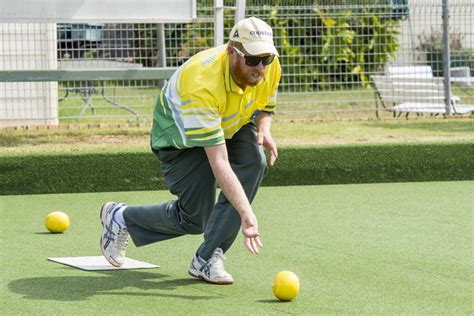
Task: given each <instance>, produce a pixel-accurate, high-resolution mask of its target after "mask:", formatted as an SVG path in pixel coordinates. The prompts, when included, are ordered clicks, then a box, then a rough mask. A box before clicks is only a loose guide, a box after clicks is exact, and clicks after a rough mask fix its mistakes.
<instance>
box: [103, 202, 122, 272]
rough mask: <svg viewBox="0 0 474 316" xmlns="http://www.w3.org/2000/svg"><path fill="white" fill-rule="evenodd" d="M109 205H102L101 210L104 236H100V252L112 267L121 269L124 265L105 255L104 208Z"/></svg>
mask: <svg viewBox="0 0 474 316" xmlns="http://www.w3.org/2000/svg"><path fill="white" fill-rule="evenodd" d="M107 204H109V203H105V204H104V205H102V207H101V208H100V223H101V224H102V235H101V236H100V252H102V255H103V256H104V258H105V260H107V261H108V262H109V263H110V264H111V265H113V266H114V267H117V268H120V267H121V266H123V263H122V264H120V263H118V262H115V261H114V260H112V258H109V257H107V256H106V255H105V254H104V249H103V248H102V241H103V238H104V229H105V226H104V220H103V217H102V214H103V212H104V208H105V206H106V205H107Z"/></svg>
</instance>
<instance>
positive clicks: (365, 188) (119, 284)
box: [0, 181, 474, 315]
mask: <svg viewBox="0 0 474 316" xmlns="http://www.w3.org/2000/svg"><path fill="white" fill-rule="evenodd" d="M473 188H474V182H472V181H466V182H427V183H392V184H365V185H332V186H304V187H265V188H262V189H261V190H260V192H259V195H258V196H257V198H256V201H255V202H254V204H253V206H254V209H255V210H256V213H257V216H258V219H259V224H260V231H261V234H262V240H263V243H264V248H263V251H262V252H261V253H260V254H259V255H251V254H249V253H247V252H246V250H245V249H244V247H243V244H242V238H241V236H239V237H238V239H237V241H236V243H235V244H234V246H233V247H232V248H231V250H230V251H229V252H228V253H227V257H228V260H227V261H226V268H227V269H228V270H229V271H230V272H231V273H232V274H233V276H234V279H235V281H236V282H235V284H234V285H231V286H215V285H209V284H206V283H204V282H201V281H197V280H193V279H190V278H189V277H188V276H187V273H186V271H187V268H188V265H189V262H190V260H191V257H192V255H193V254H194V251H195V249H196V248H197V247H198V245H199V244H200V242H201V241H202V236H185V237H181V238H178V239H173V240H170V241H165V242H162V243H157V244H153V245H149V246H146V247H141V248H136V247H135V246H134V245H130V246H129V248H128V249H127V255H128V256H129V257H131V258H134V259H138V260H143V261H147V262H151V263H155V264H159V265H160V266H161V268H159V269H152V270H128V271H105V272H86V271H82V270H77V269H74V268H71V267H67V266H63V265H60V264H57V263H53V262H49V261H47V260H46V259H47V258H48V257H67V256H94V255H100V249H99V236H100V233H101V225H100V222H99V219H98V209H99V207H100V205H101V204H102V203H103V202H105V201H109V200H120V201H124V202H127V203H129V204H145V203H156V202H158V201H165V200H167V199H169V198H170V195H169V194H168V193H167V192H163V191H160V192H114V193H94V194H58V195H32V196H2V197H0V205H1V208H0V210H1V214H0V215H1V217H2V223H3V225H2V226H3V229H2V230H1V232H0V241H1V249H2V250H1V257H2V264H3V269H2V270H1V272H0V278H1V279H2V283H1V286H0V295H1V297H2V299H1V300H0V310H2V311H3V313H4V314H5V315H18V314H25V315H26V314H28V315H50V314H52V313H54V314H88V315H96V314H117V315H130V314H135V315H138V314H139V315H157V314H171V315H175V314H178V315H184V314H187V315H189V314H192V315H195V314H200V315H201V314H202V315H204V314H224V313H225V314H229V315H234V314H258V315H274V314H313V315H314V314H321V313H325V314H446V315H454V314H459V315H460V314H471V313H473V306H472V297H473V286H472V284H473V281H474V273H473V269H472V262H473V248H472V247H473V235H472V231H473V223H474V221H473V212H472V205H473V199H472V192H473ZM52 210H62V211H64V212H66V213H68V214H69V216H70V218H71V227H70V229H69V230H68V231H66V232H65V233H64V234H50V233H47V232H46V229H45V228H44V226H43V220H44V217H45V215H46V214H47V213H48V212H50V211H52ZM281 270H290V271H293V272H295V273H296V274H297V275H298V276H299V278H300V280H301V292H300V295H299V296H298V297H297V298H296V300H294V301H293V302H290V303H280V302H278V301H277V300H276V299H274V298H273V296H272V293H271V284H272V279H273V276H274V275H275V273H276V272H278V271H281Z"/></svg>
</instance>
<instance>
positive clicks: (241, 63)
mask: <svg viewBox="0 0 474 316" xmlns="http://www.w3.org/2000/svg"><path fill="white" fill-rule="evenodd" d="M228 52H229V55H230V72H231V75H232V78H233V79H234V81H235V82H236V83H237V84H238V85H239V87H241V88H242V89H245V87H246V86H256V85H257V84H258V83H259V82H260V81H261V80H262V79H263V76H264V75H265V69H266V68H267V66H264V65H263V64H262V63H259V64H258V65H256V66H248V65H247V64H246V63H245V57H243V56H241V55H239V54H238V53H237V52H236V51H235V49H233V48H232V47H230V48H229V49H228Z"/></svg>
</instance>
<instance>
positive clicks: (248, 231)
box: [242, 213, 263, 254]
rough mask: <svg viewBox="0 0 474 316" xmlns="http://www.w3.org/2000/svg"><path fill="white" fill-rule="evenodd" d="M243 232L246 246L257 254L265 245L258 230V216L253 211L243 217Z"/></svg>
mask: <svg viewBox="0 0 474 316" xmlns="http://www.w3.org/2000/svg"><path fill="white" fill-rule="evenodd" d="M242 234H243V235H244V244H245V248H247V250H248V251H250V252H251V253H254V254H257V253H258V251H259V249H260V248H261V247H263V244H262V242H261V241H260V234H259V232H258V224H257V218H256V217H255V214H253V213H251V214H249V215H248V216H246V217H245V218H242Z"/></svg>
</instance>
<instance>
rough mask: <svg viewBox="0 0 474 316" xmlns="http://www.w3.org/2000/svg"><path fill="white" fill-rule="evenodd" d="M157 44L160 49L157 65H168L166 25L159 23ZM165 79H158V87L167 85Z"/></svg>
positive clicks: (157, 26) (163, 66) (158, 49)
mask: <svg viewBox="0 0 474 316" xmlns="http://www.w3.org/2000/svg"><path fill="white" fill-rule="evenodd" d="M156 37H157V38H156V46H157V51H158V63H157V67H159V68H165V67H166V42H165V25H164V24H163V23H158V24H157V25H156ZM165 81H166V80H165V79H159V80H158V87H159V88H163V87H164V86H165Z"/></svg>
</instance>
